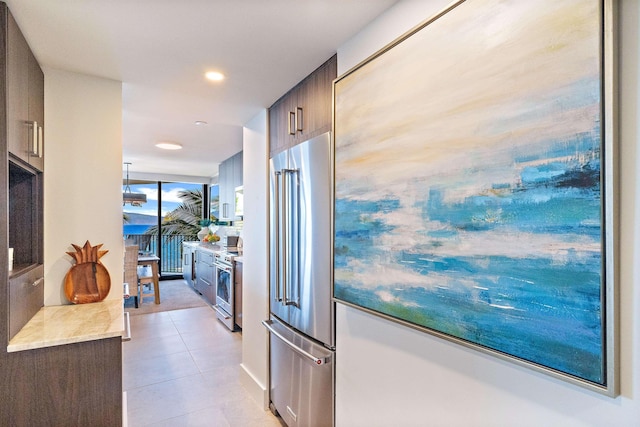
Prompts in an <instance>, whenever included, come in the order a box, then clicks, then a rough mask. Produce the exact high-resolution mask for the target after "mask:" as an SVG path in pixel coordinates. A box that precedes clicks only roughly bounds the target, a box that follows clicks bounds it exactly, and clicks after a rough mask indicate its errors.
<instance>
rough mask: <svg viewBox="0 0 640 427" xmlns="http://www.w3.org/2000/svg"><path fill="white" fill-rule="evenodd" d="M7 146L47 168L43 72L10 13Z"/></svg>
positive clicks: (16, 153)
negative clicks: (45, 159)
mask: <svg viewBox="0 0 640 427" xmlns="http://www.w3.org/2000/svg"><path fill="white" fill-rule="evenodd" d="M6 23H7V25H6V51H7V56H6V61H7V62H6V70H7V74H6V88H7V104H6V105H7V148H8V151H9V152H10V153H11V154H13V155H14V156H15V157H17V158H18V159H21V160H23V161H24V162H25V163H27V164H29V165H30V166H32V167H33V168H35V169H36V170H38V171H43V170H44V74H43V72H42V69H41V68H40V65H38V61H37V60H36V58H35V56H34V55H33V53H32V52H31V49H29V45H28V44H27V41H26V40H25V38H24V36H23V35H22V32H21V31H20V28H18V25H17V24H16V21H15V20H14V18H13V16H12V15H11V13H7V16H6Z"/></svg>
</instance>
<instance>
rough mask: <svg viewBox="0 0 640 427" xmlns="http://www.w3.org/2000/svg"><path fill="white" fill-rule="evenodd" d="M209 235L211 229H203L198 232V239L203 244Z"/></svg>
mask: <svg viewBox="0 0 640 427" xmlns="http://www.w3.org/2000/svg"><path fill="white" fill-rule="evenodd" d="M208 234H209V227H202V229H200V231H198V234H197V236H198V239H199V240H200V241H201V242H202V240H203V239H204V238H205V237H206V236H207V235H208Z"/></svg>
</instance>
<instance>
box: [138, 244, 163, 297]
mask: <svg viewBox="0 0 640 427" xmlns="http://www.w3.org/2000/svg"><path fill="white" fill-rule="evenodd" d="M159 261H160V258H158V257H157V256H153V255H151V256H138V302H139V304H142V302H143V299H144V297H147V296H153V298H154V301H155V303H156V304H160V284H159V281H158V262H159ZM140 267H142V268H140ZM149 270H151V273H150V274H149ZM141 272H142V273H141ZM147 287H148V288H149V291H146V288H147Z"/></svg>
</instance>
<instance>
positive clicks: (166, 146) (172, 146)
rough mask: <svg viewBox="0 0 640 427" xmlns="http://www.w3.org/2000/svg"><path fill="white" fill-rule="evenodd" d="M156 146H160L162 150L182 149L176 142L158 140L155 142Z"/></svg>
mask: <svg viewBox="0 0 640 427" xmlns="http://www.w3.org/2000/svg"><path fill="white" fill-rule="evenodd" d="M156 147H158V148H162V149H163V150H180V149H182V145H180V144H178V143H176V142H159V143H157V144H156Z"/></svg>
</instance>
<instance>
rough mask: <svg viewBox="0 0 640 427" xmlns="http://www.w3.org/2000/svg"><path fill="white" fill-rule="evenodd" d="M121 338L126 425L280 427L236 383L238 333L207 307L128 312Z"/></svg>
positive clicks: (239, 354)
mask: <svg viewBox="0 0 640 427" xmlns="http://www.w3.org/2000/svg"><path fill="white" fill-rule="evenodd" d="M131 334H132V339H131V341H126V342H123V343H122V365H123V368H122V371H123V388H124V390H125V391H126V392H127V415H128V425H129V426H130V427H136V426H180V427H185V426H207V427H209V426H216V427H217V426H220V427H281V426H284V423H281V421H280V419H279V418H276V417H275V416H273V414H271V412H269V411H263V410H262V408H261V407H260V406H259V405H258V404H257V403H256V402H255V401H254V400H253V399H252V398H251V397H250V396H249V394H248V393H247V392H246V391H245V389H244V388H243V386H242V385H241V383H240V369H241V368H240V362H241V361H242V336H241V333H238V332H235V333H233V332H230V331H229V330H228V329H226V328H225V326H224V325H223V324H222V323H221V322H219V321H218V320H217V319H216V316H215V312H214V311H213V310H212V309H211V308H210V307H198V308H190V309H185V310H175V311H165V312H159V313H150V314H142V315H137V316H131Z"/></svg>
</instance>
